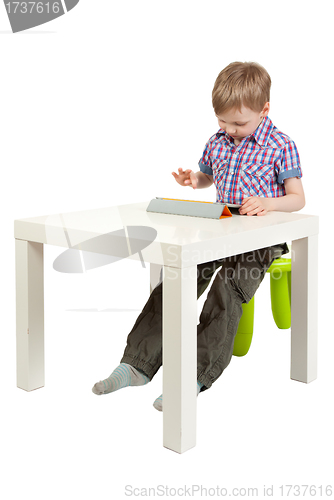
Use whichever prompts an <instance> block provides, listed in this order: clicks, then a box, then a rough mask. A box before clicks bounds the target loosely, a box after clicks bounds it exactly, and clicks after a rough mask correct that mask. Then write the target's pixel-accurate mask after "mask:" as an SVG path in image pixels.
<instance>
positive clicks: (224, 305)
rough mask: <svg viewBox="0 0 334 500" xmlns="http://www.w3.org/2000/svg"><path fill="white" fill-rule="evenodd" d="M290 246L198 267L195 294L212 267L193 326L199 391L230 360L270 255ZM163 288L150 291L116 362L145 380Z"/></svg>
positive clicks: (157, 335)
mask: <svg viewBox="0 0 334 500" xmlns="http://www.w3.org/2000/svg"><path fill="white" fill-rule="evenodd" d="M288 251H289V249H288V247H287V245H286V243H284V244H280V245H276V246H272V247H268V248H262V249H260V250H254V251H252V252H247V253H244V254H239V255H236V256H234V257H229V258H226V259H219V260H215V261H212V262H206V263H204V264H200V265H199V266H197V298H198V297H200V296H201V295H202V293H203V292H204V291H205V289H206V288H207V287H208V285H209V283H210V280H211V278H212V276H213V275H214V273H215V272H216V271H217V269H219V268H220V269H219V271H218V272H217V274H216V276H215V279H214V281H213V283H212V286H211V289H210V290H209V293H208V295H207V299H206V301H205V303H204V306H203V310H202V313H201V315H200V322H199V324H198V326H197V380H199V381H200V382H201V383H202V384H203V387H202V389H201V390H202V391H203V390H206V389H208V388H209V387H211V385H212V384H213V382H215V380H217V378H218V377H219V376H220V375H221V374H222V372H223V371H224V370H225V368H226V367H227V365H228V364H229V362H230V360H231V357H232V353H233V345H234V338H235V335H236V333H237V330H238V325H239V321H240V318H241V315H242V307H241V304H242V303H248V302H249V301H250V300H251V298H252V297H253V295H254V294H255V292H256V290H257V289H258V287H259V285H260V283H261V281H262V280H263V278H264V276H265V273H266V271H267V269H268V268H269V267H270V266H271V264H272V262H273V260H274V259H277V258H279V257H281V256H282V255H283V254H285V253H287V252H288ZM162 290H163V283H160V284H159V285H158V286H157V287H156V288H155V289H154V290H153V292H152V293H151V295H150V297H149V299H148V301H147V303H146V305H145V307H144V309H143V310H142V312H141V314H140V315H139V316H138V318H137V321H136V322H135V324H134V326H133V328H132V330H131V332H130V333H129V335H128V338H127V345H126V348H125V351H124V355H123V357H122V359H121V363H128V364H130V365H132V366H133V367H135V368H137V369H139V370H141V371H142V372H144V373H145V374H146V375H147V376H148V377H149V378H150V379H152V378H153V377H154V375H155V374H156V372H157V371H158V369H159V368H160V366H161V365H162Z"/></svg>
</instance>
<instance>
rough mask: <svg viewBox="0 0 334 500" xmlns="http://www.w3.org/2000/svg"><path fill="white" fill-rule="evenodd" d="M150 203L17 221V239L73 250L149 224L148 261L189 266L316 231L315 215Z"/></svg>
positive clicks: (146, 252) (315, 232)
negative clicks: (184, 211) (205, 214)
mask: <svg viewBox="0 0 334 500" xmlns="http://www.w3.org/2000/svg"><path fill="white" fill-rule="evenodd" d="M148 203H149V202H148V201H146V202H142V203H134V204H130V205H121V206H118V207H106V208H99V209H94V210H85V211H79V212H71V213H65V214H54V215H48V216H41V217H32V218H27V219H19V220H16V221H15V222H14V236H15V238H17V239H22V240H27V241H34V242H38V243H44V244H51V245H57V246H61V247H67V248H71V247H74V246H76V245H78V244H80V243H82V242H85V241H87V240H90V239H92V238H96V237H97V236H101V235H105V234H107V233H111V232H113V231H117V230H121V229H122V228H124V227H128V226H146V227H149V228H153V229H155V230H156V231H157V236H156V238H155V240H154V242H153V243H151V244H149V245H148V246H147V247H146V248H144V249H143V250H142V257H143V259H144V260H145V261H146V262H151V263H156V264H163V265H170V266H172V267H188V266H191V265H196V264H199V263H201V262H208V261H210V260H214V259H218V258H222V257H227V256H229V255H235V254H238V253H242V252H247V251H250V250H254V249H256V248H263V247H266V246H270V245H274V244H278V243H284V242H285V241H292V240H295V239H300V238H305V237H307V236H311V235H314V234H317V233H318V225H319V220H318V217H317V216H314V215H304V214H298V213H295V212H294V213H287V212H269V213H268V214H267V215H265V216H263V217H256V216H253V217H248V216H239V215H233V216H232V217H231V218H227V219H219V220H214V219H205V218H200V217H186V216H178V215H168V214H157V213H151V212H146V207H147V205H148ZM144 232H145V231H144V230H143V233H144ZM131 258H135V259H139V256H138V254H136V255H132V256H131Z"/></svg>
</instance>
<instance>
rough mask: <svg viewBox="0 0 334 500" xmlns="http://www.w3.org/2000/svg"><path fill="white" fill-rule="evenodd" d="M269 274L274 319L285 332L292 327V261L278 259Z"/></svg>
mask: <svg viewBox="0 0 334 500" xmlns="http://www.w3.org/2000/svg"><path fill="white" fill-rule="evenodd" d="M269 272H270V296H271V310H272V313H273V318H274V320H275V323H276V325H277V327H278V328H280V329H281V330H285V329H287V328H290V327H291V260H290V259H284V258H282V259H277V260H276V261H274V263H273V264H272V265H271V267H270V269H269Z"/></svg>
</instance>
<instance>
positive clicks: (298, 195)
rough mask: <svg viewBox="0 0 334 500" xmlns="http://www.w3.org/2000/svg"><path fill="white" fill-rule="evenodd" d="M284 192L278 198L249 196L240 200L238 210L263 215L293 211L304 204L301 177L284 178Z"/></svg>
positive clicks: (299, 208) (248, 213)
mask: <svg viewBox="0 0 334 500" xmlns="http://www.w3.org/2000/svg"><path fill="white" fill-rule="evenodd" d="M284 187H285V192H286V194H285V195H284V196H280V197H278V198H260V197H257V196H251V197H249V198H245V199H244V200H243V201H242V204H241V208H240V209H239V212H240V213H241V214H247V215H265V214H266V213H267V212H270V211H272V210H277V211H278V212H295V211H296V210H301V209H302V208H303V207H304V206H305V195H304V190H303V184H302V181H301V179H298V178H297V177H290V178H288V179H285V180H284Z"/></svg>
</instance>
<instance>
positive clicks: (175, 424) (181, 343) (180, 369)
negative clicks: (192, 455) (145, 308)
mask: <svg viewBox="0 0 334 500" xmlns="http://www.w3.org/2000/svg"><path fill="white" fill-rule="evenodd" d="M196 273H197V266H191V267H189V268H186V269H178V268H172V267H164V281H163V444H164V446H165V447H166V448H169V449H171V450H173V451H176V452H178V453H183V452H184V451H186V450H188V449H189V448H192V447H193V446H195V444H196V397H197V393H196V379H197V295H196V294H197V291H196V290H197V277H196Z"/></svg>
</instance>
